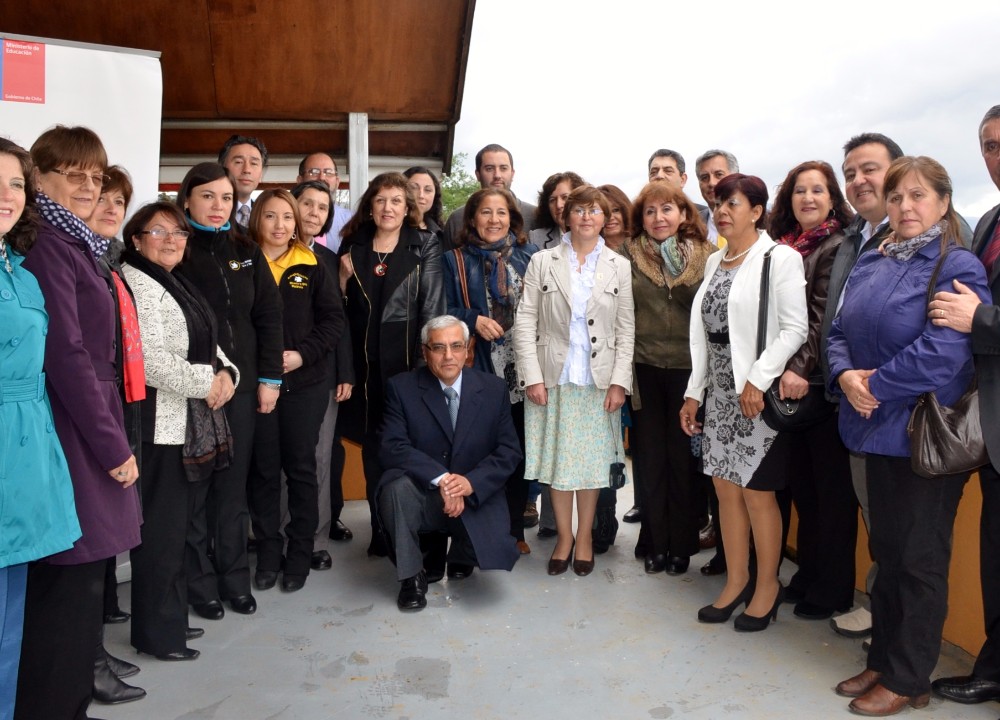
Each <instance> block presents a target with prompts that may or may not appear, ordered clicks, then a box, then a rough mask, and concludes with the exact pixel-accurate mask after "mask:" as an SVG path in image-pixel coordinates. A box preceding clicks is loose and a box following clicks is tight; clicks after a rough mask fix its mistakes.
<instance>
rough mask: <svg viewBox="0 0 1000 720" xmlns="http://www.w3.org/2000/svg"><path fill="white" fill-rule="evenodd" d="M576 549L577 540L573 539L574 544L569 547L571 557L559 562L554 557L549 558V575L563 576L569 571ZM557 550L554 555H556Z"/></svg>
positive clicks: (553, 552)
mask: <svg viewBox="0 0 1000 720" xmlns="http://www.w3.org/2000/svg"><path fill="white" fill-rule="evenodd" d="M574 548H576V538H574V539H573V544H572V545H570V546H569V555H567V556H566V559H565V560H558V559H556V558H554V557H550V558H549V567H548V571H549V575H562V574H563V573H564V572H566V571H567V570H569V564H570V561H571V560H572V559H573V550H574ZM555 552H556V551H555V550H553V551H552V554H553V555H555Z"/></svg>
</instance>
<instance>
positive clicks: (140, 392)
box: [111, 270, 146, 402]
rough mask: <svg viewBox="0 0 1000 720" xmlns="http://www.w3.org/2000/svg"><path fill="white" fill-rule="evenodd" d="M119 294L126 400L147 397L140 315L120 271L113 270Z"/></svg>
mask: <svg viewBox="0 0 1000 720" xmlns="http://www.w3.org/2000/svg"><path fill="white" fill-rule="evenodd" d="M111 279H112V280H114V283H115V295H117V296H118V311H119V313H120V315H121V324H122V374H123V375H124V377H125V402H137V401H139V400H145V399H146V372H145V370H144V369H143V367H142V338H141V337H140V336H139V316H138V315H136V312H135V304H134V303H133V302H132V296H131V295H129V294H128V290H126V289H125V283H123V282H122V279H121V278H120V277H118V273H116V272H115V271H114V270H112V271H111Z"/></svg>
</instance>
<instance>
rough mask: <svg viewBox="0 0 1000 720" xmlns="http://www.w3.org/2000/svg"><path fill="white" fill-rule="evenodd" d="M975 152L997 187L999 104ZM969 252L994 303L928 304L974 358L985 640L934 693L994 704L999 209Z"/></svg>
mask: <svg viewBox="0 0 1000 720" xmlns="http://www.w3.org/2000/svg"><path fill="white" fill-rule="evenodd" d="M979 148H980V150H981V151H982V153H983V160H985V161H986V169H987V170H988V171H989V173H990V178H991V179H992V180H993V183H994V184H995V185H996V186H997V189H1000V105H994V106H993V107H992V108H990V109H989V111H987V113H986V117H984V118H983V121H982V123H980V125H979ZM972 250H973V252H975V253H976V255H978V256H979V258H980V259H981V260H982V261H983V265H985V266H986V275H987V277H988V278H989V281H990V292H992V294H993V304H992V305H986V304H983V303H980V302H979V298H978V297H977V296H976V295H974V294H973V293H972V291H970V290H969V289H968V288H966V287H965V286H964V285H962V284H961V283H959V282H957V281H956V283H955V289H956V291H957V292H955V293H946V292H940V293H938V294H937V295H935V296H934V302H932V303H931V304H930V306H929V310H928V312H929V315H930V317H931V319H932V321H933V322H934V324H935V325H943V326H945V327H951V328H954V329H956V330H959V331H961V332H971V333H972V352H973V353H974V354H975V359H976V378H977V379H978V381H979V412H980V421H981V423H982V426H983V436H984V438H985V440H986V450H987V452H988V453H989V457H990V464H989V465H986V466H985V467H982V468H980V469H979V484H980V487H981V488H982V491H983V508H982V514H981V516H980V521H979V522H980V526H979V527H980V530H979V573H980V582H981V583H982V588H983V615H984V616H985V617H984V619H985V623H986V642H985V643H984V644H983V647H982V649H981V650H980V651H979V657H978V658H977V659H976V664H975V666H974V667H973V668H972V674H971V675H963V676H960V677H948V678H939V679H938V680H935V681H934V682H933V683H932V684H931V688H932V689H933V690H934V692H935V693H937V694H938V695H940V696H941V697H943V698H947V699H948V700H954V701H956V702H960V703H980V702H986V701H987V700H1000V473H998V468H1000V263H998V262H997V258H998V256H1000V205H997V206H996V207H994V208H993V209H992V210H990V211H989V212H987V213H986V214H985V215H984V216H983V217H982V218H980V220H979V224H978V225H976V230H975V233H974V234H973V239H972Z"/></svg>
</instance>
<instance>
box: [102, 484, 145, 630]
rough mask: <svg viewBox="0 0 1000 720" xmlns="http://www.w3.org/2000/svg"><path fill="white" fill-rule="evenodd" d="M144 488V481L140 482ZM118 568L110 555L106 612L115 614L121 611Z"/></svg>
mask: <svg viewBox="0 0 1000 720" xmlns="http://www.w3.org/2000/svg"><path fill="white" fill-rule="evenodd" d="M139 486H140V487H139V489H140V491H141V490H142V483H139ZM117 570H118V562H117V558H113V557H110V558H108V560H107V563H106V564H105V566H104V614H105V615H114V614H115V613H119V612H121V608H120V607H118V576H117V575H116V572H117Z"/></svg>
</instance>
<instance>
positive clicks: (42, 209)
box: [35, 192, 112, 260]
mask: <svg viewBox="0 0 1000 720" xmlns="http://www.w3.org/2000/svg"><path fill="white" fill-rule="evenodd" d="M35 200H36V202H37V203H38V212H39V214H40V215H41V216H42V219H43V220H45V222H47V223H49V224H50V225H52V226H53V227H57V228H59V229H60V230H62V231H63V232H65V233H67V234H68V235H69V236H70V237H72V238H73V239H74V240H80V241H81V242H84V243H86V244H87V247H88V248H90V254H91V255H93V256H94V260H100V259H101V258H102V257H104V253H106V252H107V251H108V247H109V246H110V245H111V240H112V238H106V237H103V236H101V235H98V234H97V233H95V232H94V231H93V230H91V229H90V228H89V227H87V223H85V222H84V221H83V220H81V219H80V218H78V217H77V216H76V215H74V214H73V213H71V212H70V211H69V210H67V209H66V208H64V207H63V206H62V205H60V204H59V203H57V202H56V201H55V200H53V199H52V198H50V197H49V196H48V195H46V194H45V193H42V192H40V193H37V194H36V195H35Z"/></svg>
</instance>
